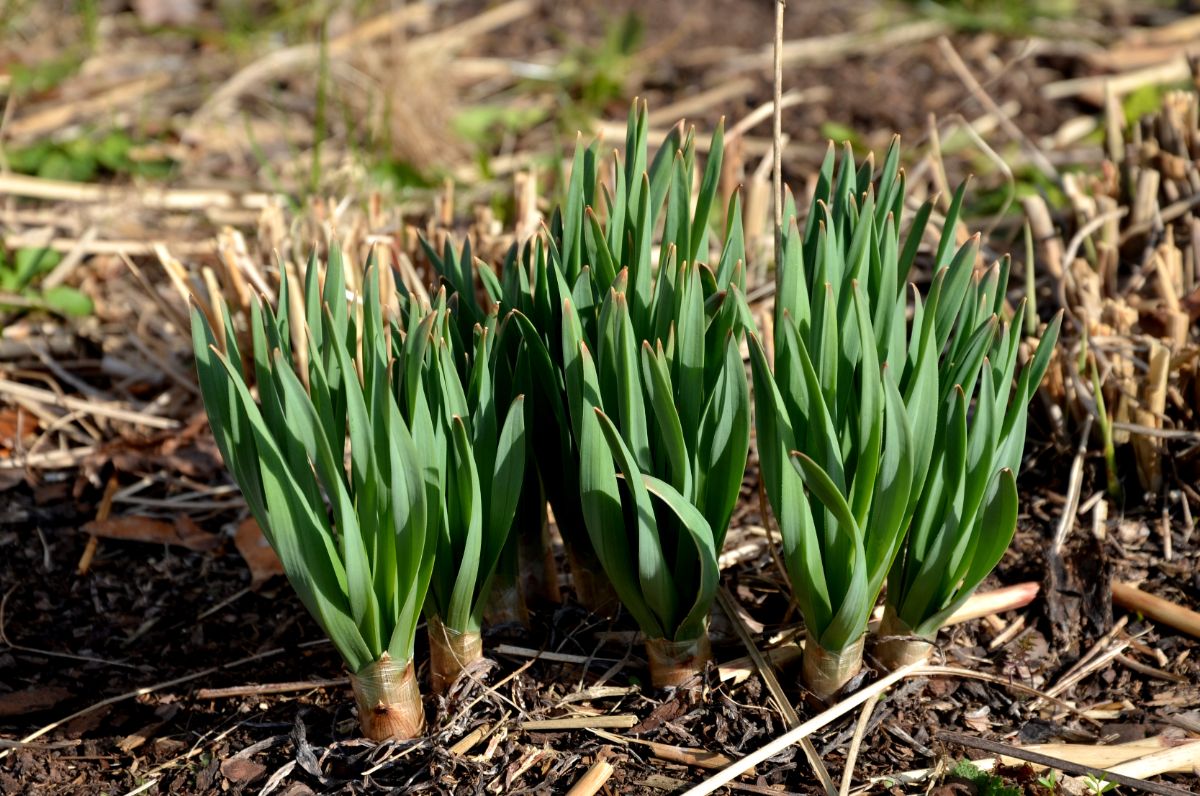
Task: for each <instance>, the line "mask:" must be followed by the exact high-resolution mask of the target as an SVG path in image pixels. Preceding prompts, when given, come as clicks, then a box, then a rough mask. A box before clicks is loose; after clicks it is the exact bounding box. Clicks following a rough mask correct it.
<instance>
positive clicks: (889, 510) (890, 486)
mask: <svg viewBox="0 0 1200 796" xmlns="http://www.w3.org/2000/svg"><path fill="white" fill-rule="evenodd" d="M899 160H900V151H899V144H898V142H894V143H893V145H892V146H891V148H890V149H889V150H888V153H887V155H886V157H885V159H884V164H883V168H882V171H881V173H880V174H879V175H878V176H876V174H875V172H874V164H873V161H872V160H871V159H868V160H867V161H866V162H865V163H864V164H863V165H862V166H861V168H858V169H857V170H856V169H855V167H854V162H853V156H852V154H851V153H850V152H849V149H848V148H847V152H846V153H845V155H844V156H843V158H842V160H841V164H840V167H837V164H836V160H835V157H834V151H833V148H832V147H831V148H830V151H829V154H828V155H827V156H826V158H825V161H824V163H823V165H822V168H821V171H820V175H819V179H818V183H817V187H816V191H815V195H814V197H813V203H812V206H811V208H810V211H809V215H808V220H807V223H806V226H805V229H804V232H803V234H801V232H800V230H799V228H798V226H797V225H796V223H795V218H794V215H795V212H794V206H792V204H791V202H790V200H789V203H788V208H787V210H788V212H787V213H786V214H785V216H786V217H788V218H789V219H790V220H789V223H788V227H787V229H785V230H781V231H780V235H781V252H782V256H781V262H780V263H779V264H778V268H777V272H776V280H777V282H776V307H775V318H774V339H773V351H774V364H773V368H772V364H771V362H770V361H769V359H768V357H767V355H766V351H765V350H764V348H763V346H762V345H761V343H760V342H759V340H758V339H757V337H755V336H752V339H751V347H750V349H751V366H752V371H753V376H754V385H755V402H756V412H755V417H756V425H757V430H758V444H759V456H760V461H761V469H762V478H763V482H764V485H765V487H766V492H767V496H768V498H769V500H770V503H771V506H772V508H773V509H774V513H775V515H776V517H777V519H778V522H779V526H780V530H781V533H782V537H783V551H784V559H785V564H786V568H787V570H788V574H789V576H790V579H791V581H792V585H793V590H794V593H795V595H796V599H797V602H798V603H799V607H800V609H801V612H802V613H803V615H804V618H805V624H806V625H807V629H808V636H807V639H806V642H805V647H804V679H805V682H806V684H807V685H808V687H809V688H811V689H812V690H813V691H814V692H815V693H816V694H817V695H818V696H821V697H827V696H830V695H832V694H833V693H835V692H836V691H837V690H838V689H840V688H841V687H842V685H844V684H845V683H846V682H847V681H848V680H849V679H850V678H851V677H853V676H854V674H855V673H856V672H857V671H858V670H859V668H860V667H861V660H862V651H863V641H864V634H865V631H866V628H867V622H868V619H869V617H870V614H871V611H872V609H873V607H874V604H875V600H876V599H877V597H878V595H879V593H880V591H881V589H882V587H883V585H884V582H885V580H886V581H887V583H888V608H887V613H886V614H885V617H886V618H885V627H886V628H888V629H890V631H891V632H893V633H895V632H896V631H897V630H899V631H901V632H900V633H898V634H900V635H911V634H912V633H911V631H916V633H917V634H922V635H923V634H927V633H928V632H929V629H930V628H931V627H932V629H933V631H934V632H936V629H937V627H938V626H939V625H940V623H941V621H942V620H944V618H945V617H946V616H948V615H949V613H950V612H951V611H952V610H953V608H954V607H957V605H959V604H960V603H961V601H962V600H965V599H966V597H967V596H969V595H970V593H971V592H972V590H973V589H974V588H975V587H976V586H977V585H978V583H979V581H980V580H981V579H982V577H983V576H984V575H986V574H987V572H989V571H990V570H991V568H992V567H993V566H994V565H995V563H996V562H997V561H998V559H999V556H1000V554H1001V553H1002V552H1003V551H1004V549H1005V548H1006V547H1007V545H1008V543H1009V541H1010V539H1011V537H1012V533H1013V530H1014V527H1015V519H1016V508H1015V499H1016V493H1015V486H1014V482H1013V473H1012V470H1013V469H1014V468H1015V467H1016V466H1017V465H1018V464H1019V463H1020V455H1021V449H1022V446H1023V444H1024V435H1025V407H1026V404H1027V402H1028V400H1029V397H1030V396H1031V395H1032V392H1033V390H1034V389H1035V388H1036V386H1037V384H1038V382H1039V380H1040V378H1041V375H1042V372H1043V371H1044V369H1045V365H1046V361H1047V360H1048V352H1049V351H1050V350H1052V348H1053V342H1054V337H1055V335H1056V334H1057V329H1058V322H1057V321H1056V322H1055V323H1054V324H1052V326H1051V327H1050V329H1049V330H1048V331H1047V333H1046V335H1045V337H1044V340H1043V345H1042V346H1041V347H1039V357H1038V359H1037V360H1036V361H1035V362H1034V364H1033V366H1032V367H1029V368H1026V369H1025V371H1024V372H1023V373H1022V375H1021V381H1020V383H1019V384H1018V387H1017V394H1016V398H1015V400H1013V401H1012V402H1011V404H1010V402H1009V393H1010V388H1011V382H1012V379H1013V376H1014V370H1015V366H1016V358H1017V347H1018V343H1019V341H1020V337H1019V335H1020V331H1021V328H1022V320H1021V318H1020V317H1017V318H1015V319H1012V321H1011V322H1009V323H1002V322H1001V320H1000V315H1001V314H1002V312H1003V309H1004V296H1005V294H1004V285H1005V283H1006V281H1007V270H1008V268H1007V260H1005V261H1003V262H1002V263H1000V264H998V265H996V266H993V267H992V268H991V269H988V270H987V271H986V272H985V273H982V274H976V273H975V260H976V255H977V250H978V238H971V239H970V240H968V241H967V242H966V243H964V244H963V245H962V246H960V247H958V248H957V249H956V248H955V246H954V236H955V230H956V227H957V224H958V219H959V215H960V212H961V207H962V198H963V188H960V189H959V191H958V192H957V193H956V194H955V196H954V200H953V202H952V203H951V206H950V208H949V211H948V213H947V216H946V221H945V224H944V227H943V230H944V231H943V234H942V236H941V239H940V241H939V243H938V247H937V251H936V253H935V255H934V260H933V279H932V283H931V285H930V287H929V289H928V291H927V292H926V295H925V297H924V298H922V296H921V294H920V292H919V291H918V290H917V289H916V287H915V285H914V286H909V285H907V280H908V278H909V273H910V271H911V270H912V267H913V263H914V261H915V260H916V257H917V253H918V249H919V246H920V243H921V239H922V236H923V235H924V232H925V228H926V226H927V224H928V221H929V218H930V215H931V213H932V210H933V206H932V204H931V203H927V204H926V205H924V206H923V207H922V208H921V209H920V210H918V211H917V213H916V215H915V217H914V219H913V222H912V224H911V225H910V228H909V231H908V236H907V238H906V239H905V240H904V241H903V242H902V241H901V214H902V211H903V208H904V175H903V172H902V171H901V170H900V163H899ZM910 292H911V294H912V316H911V321H910V320H909V316H908V308H909V304H908V301H909V293H910ZM1023 312H1024V310H1023V308H1022V309H1021V310H1019V311H1018V315H1020V314H1021V313H1023ZM981 374H982V375H981ZM971 405H973V407H974V411H973V413H972V414H973V417H972V422H971V424H970V428H969V429H968V426H967V414H968V406H971ZM910 529H913V530H912V533H911V535H910ZM906 540H907V547H906ZM889 572H890V573H891V574H889ZM897 619H899V620H900V621H901V622H903V623H905V624H903V625H899V624H898V623H897V621H896V620H897ZM884 654H885V657H888V655H887V653H886V651H884Z"/></svg>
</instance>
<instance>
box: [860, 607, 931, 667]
mask: <svg viewBox="0 0 1200 796" xmlns="http://www.w3.org/2000/svg"><path fill="white" fill-rule="evenodd" d="M936 635H937V633H936V631H935V632H934V634H933V635H932V636H925V635H922V634H920V633H917V632H916V631H915V630H913V629H912V628H911V627H909V626H908V623H907V622H905V621H904V620H903V619H901V618H900V617H899V616H898V615H897V614H896V612H895V610H893V608H892V606H891V605H885V606H884V607H883V619H882V620H881V621H880V623H879V640H878V641H876V642H875V656H876V657H877V658H879V662H880V663H882V664H883V665H884V666H886V667H887V668H889V669H899V668H900V667H901V666H907V665H908V664H910V663H917V662H918V661H923V660H926V659H928V658H929V656H930V655H931V654H933V640H934V637H935V636H936Z"/></svg>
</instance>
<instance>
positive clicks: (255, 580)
mask: <svg viewBox="0 0 1200 796" xmlns="http://www.w3.org/2000/svg"><path fill="white" fill-rule="evenodd" d="M233 544H234V545H235V546H236V547H237V549H238V552H239V553H241V554H242V558H243V559H245V561H246V565H247V566H249V567H250V588H251V589H257V588H258V587H259V586H261V585H263V584H264V583H266V582H267V581H268V580H270V579H271V578H273V577H275V576H276V575H282V574H283V562H282V561H280V560H279V556H277V555H275V551H274V550H272V549H271V545H270V543H269V542H268V541H267V538H266V537H265V536H263V533H262V529H260V528H259V527H258V523H257V522H256V521H255V520H254V518H253V517H251V518H249V519H247V520H243V521H242V523H241V524H240V525H238V527H237V534H236V535H235V536H234V537H233Z"/></svg>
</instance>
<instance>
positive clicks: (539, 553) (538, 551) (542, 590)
mask: <svg viewBox="0 0 1200 796" xmlns="http://www.w3.org/2000/svg"><path fill="white" fill-rule="evenodd" d="M519 545H520V547H519V551H518V553H517V556H518V560H519V561H520V572H521V574H520V576H519V578H520V581H521V589H522V591H523V592H524V594H525V601H526V604H529V603H531V602H535V601H537V600H545V601H546V602H549V603H559V602H562V594H561V593H560V592H559V589H558V562H556V561H555V560H554V545H553V543H552V541H551V538H550V523H549V522H548V521H547V519H546V517H545V514H544V513H543V515H542V523H541V528H539V529H538V532H537V534H532V533H524V532H522V533H521V540H520V542H519Z"/></svg>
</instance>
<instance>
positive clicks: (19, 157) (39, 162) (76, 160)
mask: <svg viewBox="0 0 1200 796" xmlns="http://www.w3.org/2000/svg"><path fill="white" fill-rule="evenodd" d="M136 149H137V145H136V144H135V143H134V141H133V139H132V138H131V137H130V136H129V134H128V133H127V132H125V131H123V130H110V131H109V132H107V133H105V134H103V135H83V136H80V137H78V138H73V139H70V140H68V141H50V140H46V139H43V140H41V141H38V142H37V143H36V144H32V145H31V146H27V147H22V148H19V149H13V150H10V151H9V152H8V153H7V154H8V162H9V165H10V166H11V167H12V169H13V171H16V172H19V173H21V174H32V175H34V176H37V177H43V178H45V179H51V180H70V181H73V182H91V181H92V180H94V179H96V178H97V177H104V176H117V175H124V176H130V177H146V178H150V179H162V178H165V177H167V176H168V175H169V174H170V173H171V169H172V168H173V167H174V164H173V163H172V162H171V161H169V160H158V159H155V160H145V159H142V158H140V157H137V156H136Z"/></svg>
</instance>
